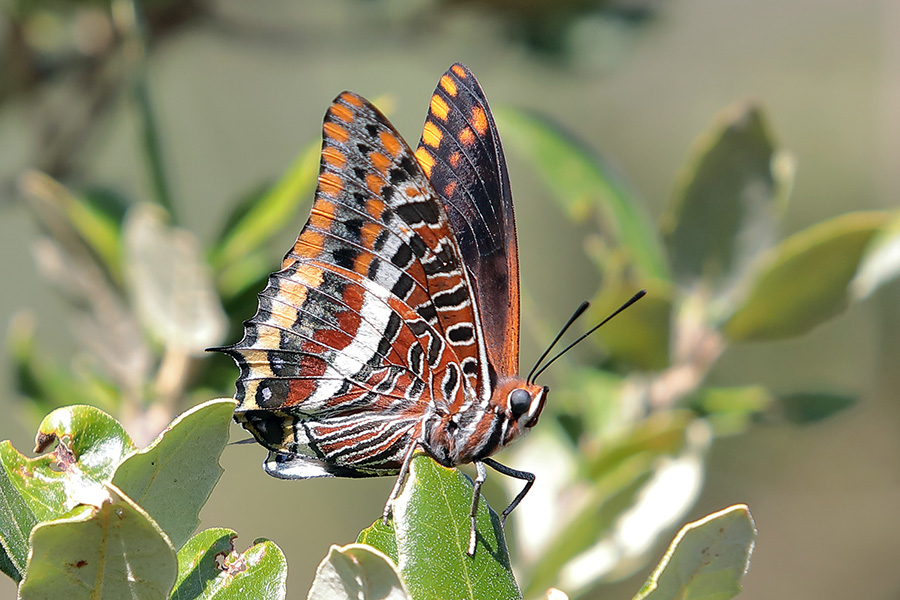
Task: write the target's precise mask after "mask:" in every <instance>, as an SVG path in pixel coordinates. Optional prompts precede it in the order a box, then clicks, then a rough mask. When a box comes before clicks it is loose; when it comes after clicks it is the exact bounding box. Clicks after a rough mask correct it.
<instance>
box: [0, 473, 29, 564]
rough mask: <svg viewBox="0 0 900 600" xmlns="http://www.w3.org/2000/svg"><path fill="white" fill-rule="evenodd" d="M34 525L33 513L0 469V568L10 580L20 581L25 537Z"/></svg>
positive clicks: (26, 549)
mask: <svg viewBox="0 0 900 600" xmlns="http://www.w3.org/2000/svg"><path fill="white" fill-rule="evenodd" d="M35 524H37V519H36V518H35V516H34V513H33V512H32V511H31V510H30V509H29V508H28V505H27V504H26V503H25V501H24V500H23V499H22V496H21V495H19V492H18V490H16V488H15V487H13V485H12V483H11V482H10V480H9V477H7V476H6V469H4V468H0V545H2V547H3V556H4V558H5V561H4V562H3V563H2V565H0V566H2V567H3V569H2V570H3V572H4V573H6V574H7V575H9V576H10V577H11V578H12V579H13V580H14V581H20V580H21V579H22V575H24V573H25V563H26V561H27V560H28V536H29V535H30V534H31V529H32V527H34V526H35Z"/></svg>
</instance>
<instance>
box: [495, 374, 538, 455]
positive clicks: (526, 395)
mask: <svg viewBox="0 0 900 600" xmlns="http://www.w3.org/2000/svg"><path fill="white" fill-rule="evenodd" d="M549 391H550V388H548V387H546V386H541V385H536V384H533V383H527V382H526V381H525V380H523V379H520V378H518V377H511V378H509V379H507V380H506V381H501V382H500V383H499V385H497V387H496V388H495V389H494V397H493V399H492V403H493V404H494V406H497V407H499V408H500V409H501V410H502V411H503V413H504V414H505V416H506V418H507V421H508V423H509V425H508V429H507V435H506V437H507V439H506V440H504V443H508V442H510V441H512V439H513V438H515V437H517V436H519V435H522V434H523V433H525V432H526V431H527V430H528V429H531V428H532V427H534V426H535V425H536V424H537V422H538V417H540V416H541V411H542V410H543V408H544V403H546V402H547V393H548V392H549Z"/></svg>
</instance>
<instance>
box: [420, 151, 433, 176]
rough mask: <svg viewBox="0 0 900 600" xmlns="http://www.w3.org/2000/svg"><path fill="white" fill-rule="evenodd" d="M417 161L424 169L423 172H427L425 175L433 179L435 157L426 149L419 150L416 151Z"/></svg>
mask: <svg viewBox="0 0 900 600" xmlns="http://www.w3.org/2000/svg"><path fill="white" fill-rule="evenodd" d="M416 160H417V161H418V162H419V166H420V167H422V170H423V171H425V175H427V176H428V177H431V168H432V167H433V166H434V157H433V156H431V154H430V153H429V152H428V150H426V149H425V148H418V149H417V150H416Z"/></svg>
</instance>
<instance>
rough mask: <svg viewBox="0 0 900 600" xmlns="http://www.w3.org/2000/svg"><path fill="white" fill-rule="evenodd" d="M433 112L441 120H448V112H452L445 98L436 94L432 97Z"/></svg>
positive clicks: (431, 108)
mask: <svg viewBox="0 0 900 600" xmlns="http://www.w3.org/2000/svg"><path fill="white" fill-rule="evenodd" d="M430 110H431V114H433V115H434V116H436V117H437V118H438V119H440V120H441V121H446V120H447V114H448V113H449V112H450V107H449V106H447V103H446V102H444V99H443V98H441V97H440V96H438V95H437V94H435V95H434V96H432V97H431V107H430Z"/></svg>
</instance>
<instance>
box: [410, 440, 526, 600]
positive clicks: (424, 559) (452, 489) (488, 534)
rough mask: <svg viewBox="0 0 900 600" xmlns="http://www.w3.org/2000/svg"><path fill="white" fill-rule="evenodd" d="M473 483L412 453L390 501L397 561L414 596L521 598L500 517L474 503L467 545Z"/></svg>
mask: <svg viewBox="0 0 900 600" xmlns="http://www.w3.org/2000/svg"><path fill="white" fill-rule="evenodd" d="M471 503H472V484H471V482H470V481H469V480H468V479H467V478H466V477H465V475H463V474H462V473H461V472H460V471H458V470H455V469H445V468H444V467H441V466H440V465H438V464H437V463H436V462H434V461H433V460H432V459H430V458H428V457H427V456H417V457H416V458H415V459H413V462H412V466H411V468H410V475H409V479H408V480H407V481H406V484H405V485H404V487H403V492H402V493H401V494H400V496H399V497H398V498H397V500H396V501H395V502H394V521H393V524H394V532H395V534H396V536H397V555H398V561H397V564H398V565H399V567H400V574H401V575H402V577H403V581H405V582H406V585H407V589H408V590H409V593H410V596H412V597H413V598H416V599H419V598H423V599H424V598H448V597H449V596H447V594H453V597H454V598H465V599H471V600H475V599H485V600H488V599H489V600H504V599H508V598H521V597H522V596H521V594H520V593H519V590H518V587H517V586H516V581H515V578H514V577H513V574H512V571H511V569H510V565H509V553H508V551H507V548H506V540H505V539H504V538H503V531H502V529H501V528H500V519H499V518H498V517H497V514H496V513H494V512H493V511H492V510H490V508H489V507H488V506H487V502H485V500H484V498H482V499H481V501H480V502H479V503H478V515H477V519H476V521H477V531H478V538H477V539H478V545H477V548H476V549H475V556H474V557H470V556H468V555H467V554H466V550H467V549H468V546H469V509H470V507H471Z"/></svg>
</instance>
